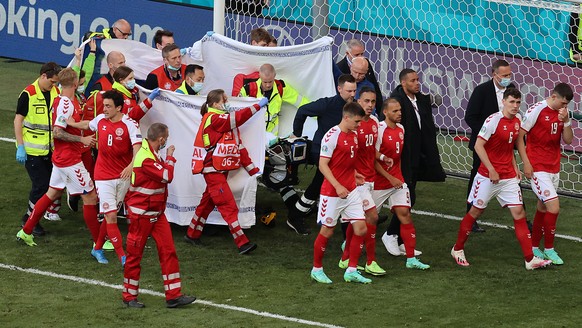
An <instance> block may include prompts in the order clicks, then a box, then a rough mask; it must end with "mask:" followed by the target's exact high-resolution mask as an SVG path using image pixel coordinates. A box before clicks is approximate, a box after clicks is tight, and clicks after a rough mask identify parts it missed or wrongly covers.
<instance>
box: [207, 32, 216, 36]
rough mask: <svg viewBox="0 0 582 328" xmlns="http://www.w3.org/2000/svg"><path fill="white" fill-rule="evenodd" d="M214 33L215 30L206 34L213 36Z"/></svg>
mask: <svg viewBox="0 0 582 328" xmlns="http://www.w3.org/2000/svg"><path fill="white" fill-rule="evenodd" d="M212 34H214V31H208V32H206V36H212Z"/></svg>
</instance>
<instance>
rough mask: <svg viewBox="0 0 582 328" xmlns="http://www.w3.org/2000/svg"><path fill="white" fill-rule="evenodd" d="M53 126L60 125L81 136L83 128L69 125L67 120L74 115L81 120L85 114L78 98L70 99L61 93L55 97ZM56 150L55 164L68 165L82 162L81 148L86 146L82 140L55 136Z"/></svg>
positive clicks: (77, 120) (77, 119) (54, 153)
mask: <svg viewBox="0 0 582 328" xmlns="http://www.w3.org/2000/svg"><path fill="white" fill-rule="evenodd" d="M52 111H53V126H58V127H60V128H62V129H63V130H65V132H67V133H69V134H72V135H75V136H81V135H82V134H81V130H79V129H76V128H73V127H70V126H68V125H67V120H68V119H69V118H70V117H72V118H73V119H74V120H75V122H79V121H80V120H81V115H82V114H83V112H82V110H81V105H79V102H78V101H77V99H76V98H75V99H72V100H71V99H69V98H68V97H67V96H63V95H59V96H58V97H57V98H55V100H54V102H53V106H52ZM54 143H55V150H54V152H53V157H52V161H53V164H54V165H56V166H58V167H68V166H72V165H75V164H77V163H79V162H81V149H82V148H83V147H84V146H83V144H82V143H80V142H69V141H63V140H60V139H57V138H54Z"/></svg>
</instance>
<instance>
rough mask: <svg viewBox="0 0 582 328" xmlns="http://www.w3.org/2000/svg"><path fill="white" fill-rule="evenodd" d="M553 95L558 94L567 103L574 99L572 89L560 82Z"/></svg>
mask: <svg viewBox="0 0 582 328" xmlns="http://www.w3.org/2000/svg"><path fill="white" fill-rule="evenodd" d="M552 94H556V95H558V96H560V97H562V98H564V99H566V100H567V101H571V100H572V98H574V91H573V90H572V87H571V86H570V85H569V84H568V83H564V82H560V83H558V84H556V86H555V87H554V90H552Z"/></svg>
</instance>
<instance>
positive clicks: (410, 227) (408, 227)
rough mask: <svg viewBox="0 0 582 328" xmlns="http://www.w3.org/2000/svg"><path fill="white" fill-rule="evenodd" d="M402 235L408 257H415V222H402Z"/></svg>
mask: <svg viewBox="0 0 582 328" xmlns="http://www.w3.org/2000/svg"><path fill="white" fill-rule="evenodd" d="M400 236H401V237H402V241H404V249H405V250H406V258H411V257H414V250H415V249H416V230H415V229H414V224H412V223H409V224H400Z"/></svg>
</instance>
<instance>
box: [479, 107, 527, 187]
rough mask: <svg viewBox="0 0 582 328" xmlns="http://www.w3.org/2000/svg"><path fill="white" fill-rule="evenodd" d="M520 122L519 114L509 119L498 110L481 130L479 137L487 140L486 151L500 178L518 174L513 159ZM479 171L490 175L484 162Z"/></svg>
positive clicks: (485, 175) (508, 177) (487, 175)
mask: <svg viewBox="0 0 582 328" xmlns="http://www.w3.org/2000/svg"><path fill="white" fill-rule="evenodd" d="M520 124H521V120H520V119H519V117H518V116H516V117H514V118H512V119H509V118H506V117H505V116H503V113H502V112H497V113H495V114H491V115H490V116H489V117H488V118H487V119H486V120H485V123H483V127H481V131H479V136H478V137H479V138H481V139H483V140H485V141H486V143H485V152H487V156H488V157H489V161H490V162H491V165H493V167H494V168H495V171H497V173H498V174H499V178H500V179H511V178H514V177H516V176H517V173H516V172H515V169H514V167H513V162H512V161H513V158H514V151H513V150H514V146H515V142H516V141H517V136H518V135H519V128H520ZM477 172H479V174H481V175H482V176H484V177H489V170H487V168H486V167H485V165H484V164H483V163H481V166H479V169H478V171H477Z"/></svg>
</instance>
